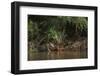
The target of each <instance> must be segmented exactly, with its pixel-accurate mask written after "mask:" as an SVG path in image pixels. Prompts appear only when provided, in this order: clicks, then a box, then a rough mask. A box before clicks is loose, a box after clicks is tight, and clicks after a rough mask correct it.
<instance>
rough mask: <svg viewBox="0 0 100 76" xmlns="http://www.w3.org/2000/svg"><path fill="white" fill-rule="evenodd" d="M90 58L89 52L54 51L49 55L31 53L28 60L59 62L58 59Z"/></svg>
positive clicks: (46, 53)
mask: <svg viewBox="0 0 100 76" xmlns="http://www.w3.org/2000/svg"><path fill="white" fill-rule="evenodd" d="M80 58H88V52H87V50H83V51H82V50H66V51H61V52H58V51H56V52H55V51H52V52H50V53H48V52H47V51H44V52H36V51H31V52H29V53H28V60H29V61H32V60H57V59H80Z"/></svg>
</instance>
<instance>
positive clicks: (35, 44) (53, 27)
mask: <svg viewBox="0 0 100 76" xmlns="http://www.w3.org/2000/svg"><path fill="white" fill-rule="evenodd" d="M87 27H88V18H87V17H78V16H46V15H28V60H54V59H78V58H87V57H88V51H87V49H88V48H87V47H88V46H87V44H88V43H87V42H88V41H87V40H88V38H87V36H88V35H87V34H88V28H87Z"/></svg>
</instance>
